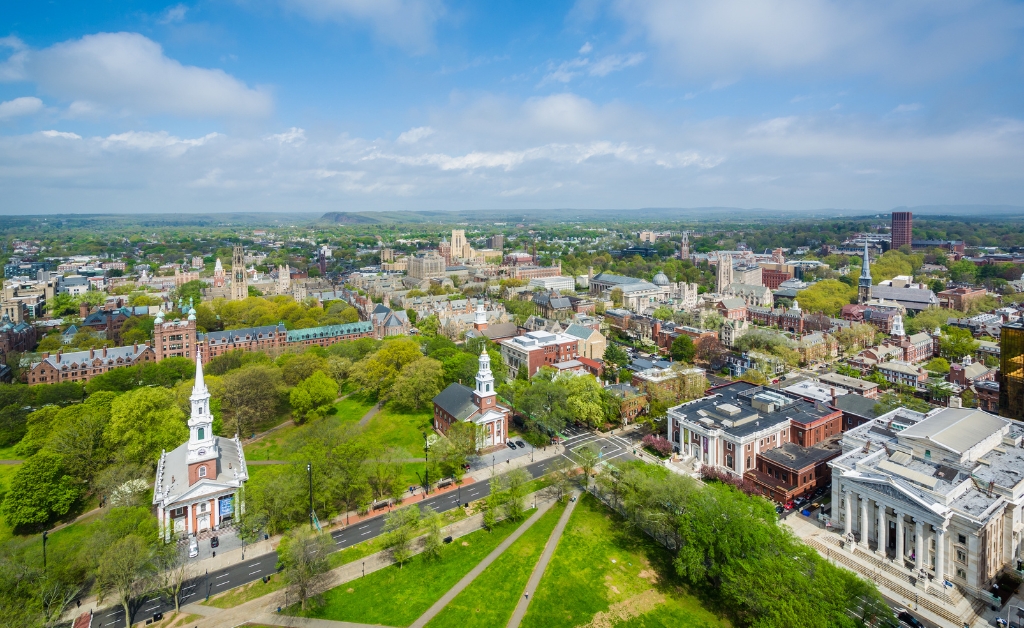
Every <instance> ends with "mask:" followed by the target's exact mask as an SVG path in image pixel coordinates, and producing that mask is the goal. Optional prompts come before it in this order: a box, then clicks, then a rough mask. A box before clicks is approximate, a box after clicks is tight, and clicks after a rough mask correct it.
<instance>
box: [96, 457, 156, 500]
mask: <svg viewBox="0 0 1024 628" xmlns="http://www.w3.org/2000/svg"><path fill="white" fill-rule="evenodd" d="M149 475H150V469H149V466H148V465H142V464H136V463H115V464H112V465H110V466H108V467H106V468H105V469H103V470H102V471H100V472H99V473H97V474H96V479H95V480H93V482H92V489H93V491H94V492H95V493H96V494H97V495H99V496H101V497H103V498H111V505H112V506H121V507H126V506H127V507H130V506H142V505H143V504H142V501H143V498H144V497H145V493H146V490H148V489H149V488H151V487H150V485H149V484H150V477H149ZM140 483H141V484H142V486H143V487H144V490H143V491H142V492H141V493H134V492H131V491H127V490H125V487H134V486H138V485H139V484H140ZM115 495H117V496H118V498H117V499H113V497H114V496H115Z"/></svg>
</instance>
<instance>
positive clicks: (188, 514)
mask: <svg viewBox="0 0 1024 628" xmlns="http://www.w3.org/2000/svg"><path fill="white" fill-rule="evenodd" d="M192 508H193V505H192V504H189V505H188V506H185V532H186V533H188V534H191V533H193V532H195V530H194V529H193V528H192Z"/></svg>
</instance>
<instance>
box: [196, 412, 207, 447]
mask: <svg viewBox="0 0 1024 628" xmlns="http://www.w3.org/2000/svg"><path fill="white" fill-rule="evenodd" d="M200 412H202V410H200ZM205 435H206V430H204V429H203V428H199V432H198V433H197V435H196V440H203V438H204V437H205Z"/></svg>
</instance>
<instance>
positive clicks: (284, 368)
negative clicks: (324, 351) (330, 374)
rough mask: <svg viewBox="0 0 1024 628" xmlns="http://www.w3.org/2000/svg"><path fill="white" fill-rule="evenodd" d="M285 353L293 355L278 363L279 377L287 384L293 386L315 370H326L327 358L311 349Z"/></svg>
mask: <svg viewBox="0 0 1024 628" xmlns="http://www.w3.org/2000/svg"><path fill="white" fill-rule="evenodd" d="M285 355H291V356H294V357H292V358H291V359H289V360H286V361H284V362H283V363H281V364H280V366H281V379H283V380H284V383H285V384H288V385H289V386H295V385H296V384H298V383H299V382H301V381H304V380H306V379H308V378H309V377H310V376H312V375H313V373H316V372H317V371H323V372H325V373H326V372H327V360H326V359H324V358H322V357H320V356H319V355H316V354H315V353H313V352H312V351H306V352H305V353H299V354H294V353H293V354H285ZM282 357H284V356H282Z"/></svg>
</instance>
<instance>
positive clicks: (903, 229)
mask: <svg viewBox="0 0 1024 628" xmlns="http://www.w3.org/2000/svg"><path fill="white" fill-rule="evenodd" d="M913 220H914V214H913V213H911V212H893V213H892V240H891V245H892V248H893V249H898V248H900V247H901V246H903V245H904V244H906V245H907V246H911V244H912V243H913V240H914V239H913V235H912V234H911V226H912V223H913Z"/></svg>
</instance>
